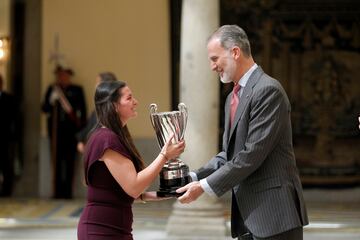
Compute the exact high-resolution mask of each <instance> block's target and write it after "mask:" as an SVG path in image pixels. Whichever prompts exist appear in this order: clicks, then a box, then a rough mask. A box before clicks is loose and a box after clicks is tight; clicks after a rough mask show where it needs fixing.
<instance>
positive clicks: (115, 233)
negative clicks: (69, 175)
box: [77, 128, 134, 240]
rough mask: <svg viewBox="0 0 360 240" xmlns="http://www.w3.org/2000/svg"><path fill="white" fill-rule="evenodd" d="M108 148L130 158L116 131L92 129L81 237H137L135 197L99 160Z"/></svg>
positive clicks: (127, 239) (115, 239) (112, 239)
mask: <svg viewBox="0 0 360 240" xmlns="http://www.w3.org/2000/svg"><path fill="white" fill-rule="evenodd" d="M106 149H111V150H113V151H116V152H118V153H120V154H121V155H123V156H125V157H127V158H129V159H130V154H129V152H128V151H127V150H126V149H125V147H124V145H123V144H122V143H121V141H120V139H119V138H118V136H117V135H116V134H115V133H114V132H112V131H111V130H109V129H107V128H99V129H97V130H95V131H94V132H93V133H92V135H91V137H90V139H89V141H88V142H87V144H86V151H85V159H84V160H85V179H86V183H87V185H88V189H87V203H86V206H85V208H84V210H83V212H82V214H81V217H80V220H79V224H78V229H77V232H78V233H77V234H78V240H95V239H96V240H133V237H132V233H131V232H132V223H133V213H132V208H131V206H132V203H133V202H134V199H133V198H132V197H131V196H129V195H128V194H126V192H125V191H124V190H123V189H122V188H121V186H120V185H119V184H118V183H117V182H116V180H115V179H114V178H113V176H112V175H111V173H110V171H109V170H108V168H107V167H106V165H105V163H104V162H102V161H99V158H101V156H102V155H103V154H104V152H105V150H106Z"/></svg>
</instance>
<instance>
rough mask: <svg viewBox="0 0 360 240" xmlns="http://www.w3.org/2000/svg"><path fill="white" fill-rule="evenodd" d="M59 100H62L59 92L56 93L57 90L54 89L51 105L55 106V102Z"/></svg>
mask: <svg viewBox="0 0 360 240" xmlns="http://www.w3.org/2000/svg"><path fill="white" fill-rule="evenodd" d="M59 98H60V96H59V93H58V91H56V89H53V90H52V92H51V94H50V99H49V101H50V104H51V105H54V104H55V102H56V101H57V100H58V99H59Z"/></svg>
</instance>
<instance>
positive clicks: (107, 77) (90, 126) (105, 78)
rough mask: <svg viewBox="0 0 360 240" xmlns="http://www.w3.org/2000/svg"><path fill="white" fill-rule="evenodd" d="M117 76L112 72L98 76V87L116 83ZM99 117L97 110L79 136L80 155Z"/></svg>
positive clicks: (78, 148)
mask: <svg viewBox="0 0 360 240" xmlns="http://www.w3.org/2000/svg"><path fill="white" fill-rule="evenodd" d="M116 80H117V79H116V76H115V74H114V73H112V72H101V73H99V75H97V76H96V84H95V85H96V86H97V85H98V84H99V83H101V82H104V81H116ZM97 121H98V120H97V117H96V112H95V110H94V111H93V112H92V113H91V114H90V117H89V118H88V120H87V122H86V125H85V127H84V128H82V129H81V130H80V131H79V132H78V133H77V134H76V139H77V141H78V143H77V146H76V148H77V150H78V151H79V153H83V152H84V150H85V144H86V141H87V139H88V137H89V133H90V131H91V130H92V129H93V128H94V127H95V126H96V123H97Z"/></svg>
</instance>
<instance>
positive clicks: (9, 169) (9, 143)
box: [0, 74, 18, 197]
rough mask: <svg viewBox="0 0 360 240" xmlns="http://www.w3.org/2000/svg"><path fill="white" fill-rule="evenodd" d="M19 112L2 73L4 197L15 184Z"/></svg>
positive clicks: (0, 180)
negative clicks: (6, 88)
mask: <svg viewBox="0 0 360 240" xmlns="http://www.w3.org/2000/svg"><path fill="white" fill-rule="evenodd" d="M17 112H18V108H17V103H16V101H15V97H14V96H12V95H10V94H9V93H6V92H4V91H3V77H2V75H1V74H0V113H1V117H0V196H3V197H5V196H6V197H7V196H11V194H12V191H13V185H14V177H15V174H14V161H15V145H16V139H17V137H16V122H17V121H16V118H17V117H16V116H17Z"/></svg>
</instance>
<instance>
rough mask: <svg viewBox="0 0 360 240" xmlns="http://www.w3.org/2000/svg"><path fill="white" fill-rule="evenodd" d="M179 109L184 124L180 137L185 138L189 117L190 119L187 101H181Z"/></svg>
mask: <svg viewBox="0 0 360 240" xmlns="http://www.w3.org/2000/svg"><path fill="white" fill-rule="evenodd" d="M178 109H179V111H180V116H181V121H182V125H183V127H182V133H181V137H180V139H183V138H184V135H185V129H186V124H187V119H188V109H187V107H186V105H185V103H179V105H178Z"/></svg>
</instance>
